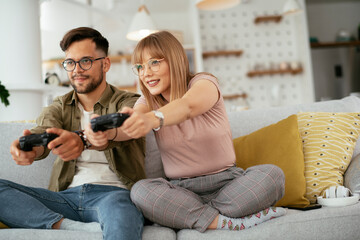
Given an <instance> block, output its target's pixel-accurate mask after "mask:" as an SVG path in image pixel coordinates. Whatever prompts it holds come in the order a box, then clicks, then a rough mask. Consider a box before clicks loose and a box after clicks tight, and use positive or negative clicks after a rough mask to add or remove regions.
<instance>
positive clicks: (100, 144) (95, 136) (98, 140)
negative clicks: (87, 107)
mask: <svg viewBox="0 0 360 240" xmlns="http://www.w3.org/2000/svg"><path fill="white" fill-rule="evenodd" d="M96 117H99V115H97V114H93V115H92V116H91V119H93V118H96ZM116 131H117V129H116V128H113V129H109V130H107V131H104V132H103V131H97V132H94V131H93V130H92V128H91V124H90V123H89V124H87V125H86V126H85V131H84V133H85V135H86V137H87V139H88V140H89V142H90V143H91V144H92V145H93V146H94V147H95V148H96V149H105V148H106V146H107V145H108V142H109V139H113V138H114V137H115V136H116ZM112 136H113V137H112Z"/></svg>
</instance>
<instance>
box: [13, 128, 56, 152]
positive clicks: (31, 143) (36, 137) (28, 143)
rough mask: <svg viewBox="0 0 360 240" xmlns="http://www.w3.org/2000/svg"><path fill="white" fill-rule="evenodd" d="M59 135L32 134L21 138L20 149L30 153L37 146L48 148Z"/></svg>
mask: <svg viewBox="0 0 360 240" xmlns="http://www.w3.org/2000/svg"><path fill="white" fill-rule="evenodd" d="M58 136H59V135H57V134H54V133H47V132H44V133H41V134H30V135H27V136H22V137H21V138H19V142H20V149H21V150H23V151H25V152H29V151H31V150H32V148H33V147H35V146H46V145H48V144H49V142H51V141H52V140H54V139H55V138H57V137H58Z"/></svg>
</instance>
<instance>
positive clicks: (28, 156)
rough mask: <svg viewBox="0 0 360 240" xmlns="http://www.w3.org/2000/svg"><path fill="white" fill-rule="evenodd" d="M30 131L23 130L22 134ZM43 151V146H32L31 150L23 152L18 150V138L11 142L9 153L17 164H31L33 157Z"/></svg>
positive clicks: (28, 133)
mask: <svg viewBox="0 0 360 240" xmlns="http://www.w3.org/2000/svg"><path fill="white" fill-rule="evenodd" d="M30 134H31V132H30V130H28V129H25V130H24V131H23V136H27V135H30ZM43 152H44V148H43V147H34V148H33V149H32V150H31V151H28V152H25V151H22V150H20V144H19V139H16V140H15V141H13V142H12V144H11V146H10V153H11V156H12V158H13V159H14V161H15V162H16V164H18V165H24V166H26V165H31V164H32V163H33V162H34V160H35V158H36V157H38V156H40V155H41V154H42V153H43Z"/></svg>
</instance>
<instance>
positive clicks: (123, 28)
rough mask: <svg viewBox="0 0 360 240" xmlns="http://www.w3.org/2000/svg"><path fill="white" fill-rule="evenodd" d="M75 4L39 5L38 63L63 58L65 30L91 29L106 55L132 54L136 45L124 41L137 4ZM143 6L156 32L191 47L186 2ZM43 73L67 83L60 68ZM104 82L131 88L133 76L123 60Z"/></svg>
mask: <svg viewBox="0 0 360 240" xmlns="http://www.w3.org/2000/svg"><path fill="white" fill-rule="evenodd" d="M79 2H80V3H79V4H74V3H70V2H67V1H61V0H53V1H50V2H43V3H42V4H41V10H42V16H41V18H42V19H41V23H42V35H41V40H42V59H44V60H49V59H56V58H63V57H64V53H63V52H62V51H61V50H60V47H59V41H60V40H61V38H62V37H63V35H64V34H65V33H66V32H67V31H68V30H70V29H72V28H75V27H80V26H92V27H94V28H96V29H97V30H99V31H100V32H101V33H102V34H103V35H104V36H105V37H106V38H107V39H108V40H109V42H110V48H109V54H110V55H118V54H131V53H132V50H133V48H134V47H135V45H136V42H135V41H130V40H127V39H126V33H127V30H128V26H129V25H130V23H131V20H132V18H133V16H134V14H135V13H136V11H137V9H138V7H139V6H140V1H137V2H138V3H136V1H133V0H125V1H113V3H112V5H111V6H108V5H107V4H104V3H110V2H111V1H106V2H104V1H93V5H92V6H93V7H86V5H84V4H85V3H84V4H81V1H79ZM83 2H84V1H83ZM145 4H146V7H147V9H148V10H149V12H150V15H151V17H152V18H153V20H154V23H155V24H156V26H157V27H158V28H159V29H162V30H173V31H177V32H180V33H182V35H183V36H182V38H183V44H184V45H185V46H187V47H190V48H192V47H193V30H192V28H191V26H192V24H191V22H190V20H191V16H190V15H189V14H190V11H189V10H188V6H189V1H188V0H185V1H182V3H181V4H180V5H179V2H177V1H175V0H171V1H166V3H165V4H163V6H161V7H159V6H158V5H157V4H158V2H157V0H148V1H146V2H145ZM66 19H69V20H66ZM46 72H55V73H57V74H58V75H59V76H60V78H61V79H62V81H67V75H66V73H65V71H64V70H63V69H62V67H61V66H60V65H54V66H52V67H51V68H46V69H44V71H43V77H45V74H46ZM107 79H108V81H109V83H112V84H114V85H118V86H132V85H134V84H135V83H136V76H135V75H134V74H133V73H132V70H131V66H130V64H129V62H127V61H125V60H124V61H122V62H120V63H119V62H114V63H113V64H112V67H111V71H110V72H109V74H108V78H107Z"/></svg>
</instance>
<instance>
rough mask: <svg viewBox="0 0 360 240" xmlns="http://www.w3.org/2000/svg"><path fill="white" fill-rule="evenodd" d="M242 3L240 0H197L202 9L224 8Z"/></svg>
mask: <svg viewBox="0 0 360 240" xmlns="http://www.w3.org/2000/svg"><path fill="white" fill-rule="evenodd" d="M239 3H240V0H197V1H196V7H197V8H199V9H201V10H209V11H214V10H223V9H226V8H231V7H234V6H236V5H238V4H239Z"/></svg>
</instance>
